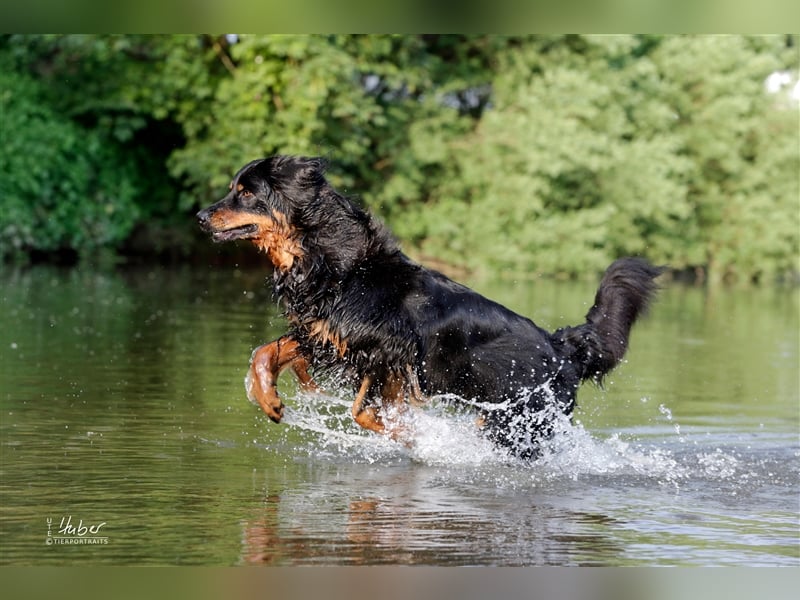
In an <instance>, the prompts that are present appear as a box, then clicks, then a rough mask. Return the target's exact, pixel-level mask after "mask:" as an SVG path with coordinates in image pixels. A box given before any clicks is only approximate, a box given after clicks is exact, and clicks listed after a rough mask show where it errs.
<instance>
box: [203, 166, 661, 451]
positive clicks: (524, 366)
mask: <svg viewBox="0 0 800 600" xmlns="http://www.w3.org/2000/svg"><path fill="white" fill-rule="evenodd" d="M326 166H327V163H326V161H325V160H324V159H321V158H316V157H299V156H273V157H270V158H264V159H260V160H255V161H252V162H250V163H248V164H247V165H245V166H244V167H242V168H241V169H240V170H239V172H238V173H236V175H235V177H234V178H233V181H232V182H231V184H230V191H229V192H228V194H227V195H226V196H225V197H224V198H222V199H221V200H219V201H218V202H216V203H215V204H213V205H212V206H210V207H208V208H206V209H204V210H201V211H200V212H199V213H197V219H198V221H199V224H200V226H201V227H202V229H204V230H205V231H207V232H208V233H210V234H211V237H212V239H213V240H214V241H215V242H227V241H231V240H240V239H244V240H250V241H251V242H252V243H253V244H255V245H256V246H257V247H258V248H259V249H260V250H262V251H263V252H264V253H266V256H267V257H268V259H269V262H270V263H271V266H272V268H273V286H274V293H275V296H276V298H277V300H278V302H279V303H280V304H281V306H282V308H283V310H284V313H285V316H286V318H287V320H288V324H289V332H288V333H287V334H286V335H283V336H281V337H279V338H278V339H277V340H275V341H273V342H270V343H268V344H265V345H263V346H259V347H258V348H256V349H255V350H254V351H253V354H252V357H251V360H250V367H249V370H248V374H247V377H246V387H247V394H248V397H249V398H250V400H251V401H253V402H254V403H256V404H258V405H259V406H260V407H261V408H262V409H263V411H264V412H265V413H266V414H267V416H269V418H270V419H272V420H273V421H274V422H276V423H278V422H280V420H281V418H282V416H283V409H284V404H283V402H282V400H281V397H280V396H279V395H278V391H277V380H278V376H279V375H280V373H281V372H282V371H284V370H285V369H290V370H291V371H293V372H294V374H295V376H296V377H297V379H298V381H299V383H300V385H301V387H302V388H303V389H307V390H316V389H318V387H317V384H316V382H315V380H314V379H313V378H312V377H311V375H310V374H309V370H312V371H313V372H314V373H315V374H316V373H317V372H321V373H324V372H336V373H338V374H339V375H340V376H342V377H343V378H344V381H346V382H347V384H348V385H349V386H351V387H352V389H353V390H354V391H355V399H354V401H353V405H352V415H353V418H354V419H355V421H356V423H358V424H359V425H360V426H361V427H363V428H365V429H368V430H371V431H374V432H378V433H382V434H388V435H390V436H392V437H394V438H396V439H398V438H401V437H402V436H403V426H402V425H401V424H399V423H400V421H402V420H401V419H399V418H396V417H397V415H401V414H403V413H404V412H405V411H406V410H408V407H409V406H413V405H420V404H423V403H424V402H426V399H429V398H431V397H433V396H443V395H446V396H447V397H451V398H452V397H456V398H459V399H462V400H463V401H464V402H465V403H467V404H471V405H472V406H473V407H475V410H476V411H477V412H478V417H477V421H478V422H479V424H480V426H481V428H482V430H483V431H485V432H486V435H487V436H488V437H489V438H490V439H491V440H492V441H493V442H494V443H495V444H497V445H499V446H500V447H503V448H506V449H507V451H509V452H510V454H512V455H514V456H517V457H520V458H523V459H525V458H535V457H536V456H537V455H538V452H539V448H540V446H541V442H542V440H545V439H547V438H548V437H549V436H552V429H553V423H554V419H555V416H556V415H557V414H559V413H560V414H563V415H566V416H567V417H569V416H570V415H571V414H572V412H573V409H574V407H575V402H576V394H577V390H578V387H579V386H580V384H581V383H582V382H584V381H593V382H596V383H598V384H600V383H602V380H603V377H604V376H605V375H607V374H608V373H609V372H610V371H611V370H612V369H613V368H614V367H615V366H616V365H618V364H619V362H620V361H621V360H622V358H623V356H624V355H625V351H626V349H627V346H628V338H629V333H630V330H631V327H632V326H633V324H634V322H635V321H636V320H637V319H638V318H639V317H640V316H641V315H642V314H643V313H644V312H645V311H646V309H647V307H648V305H649V304H650V302H651V301H652V300H653V298H654V296H655V294H656V291H657V287H658V286H657V284H656V283H655V281H654V280H655V279H656V278H657V277H658V276H659V275H660V274H661V272H662V271H663V268H661V267H655V266H653V265H651V264H650V263H648V262H647V261H645V260H644V259H641V258H622V259H619V260H617V261H615V262H614V263H613V264H612V265H611V266H610V267H609V268H608V270H607V271H606V272H605V274H604V276H603V278H602V280H601V282H600V285H599V288H598V290H597V294H596V297H595V300H594V305H593V306H592V307H591V308H590V309H589V312H588V314H587V315H586V318H585V322H584V323H582V324H580V325H577V326H574V327H564V328H561V329H558V330H557V331H555V332H552V333H549V332H548V331H546V330H544V329H542V328H541V327H539V326H537V325H536V324H535V323H534V322H533V321H531V320H530V319H528V318H526V317H524V316H521V315H518V314H516V313H515V312H513V311H511V310H509V309H508V308H506V307H504V306H502V305H501V304H498V303H496V302H493V301H492V300H489V299H487V298H485V297H484V296H482V295H480V294H478V293H477V292H475V291H473V290H471V289H469V288H468V287H466V286H464V285H461V284H459V283H456V282H455V281H453V280H452V279H450V278H448V277H446V276H445V275H443V274H441V273H439V272H437V271H434V270H431V269H428V268H426V267H424V266H422V265H420V264H418V263H416V262H414V261H412V260H411V259H410V258H409V257H408V256H406V255H405V254H404V253H403V252H402V250H401V249H400V246H399V244H398V242H397V241H396V240H395V238H394V237H393V236H392V234H391V233H390V231H389V230H388V229H387V228H386V227H385V226H384V225H383V224H382V223H381V222H379V221H378V220H377V219H375V218H374V217H373V216H371V215H370V214H369V213H368V212H367V211H365V210H363V209H362V208H360V207H359V206H358V205H356V204H355V203H354V202H353V201H351V200H350V199H348V198H346V197H345V196H343V195H342V194H340V193H339V192H337V191H336V190H335V189H334V188H333V187H332V186H331V185H330V184H329V183H328V181H327V180H326V178H325V175H324V174H325V169H326Z"/></svg>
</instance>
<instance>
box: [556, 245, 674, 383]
mask: <svg viewBox="0 0 800 600" xmlns="http://www.w3.org/2000/svg"><path fill="white" fill-rule="evenodd" d="M663 271H664V268H663V267H654V266H653V265H651V264H650V263H648V262H647V261H645V260H643V259H640V258H621V259H619V260H617V261H615V262H614V263H612V264H611V266H610V267H608V269H607V270H606V272H605V275H603V279H602V280H601V281H600V287H599V288H598V289H597V294H596V295H595V298H594V305H593V306H592V308H590V309H589V312H588V313H587V314H586V323H584V324H583V325H578V326H577V327H565V328H563V329H559V330H558V331H556V332H555V334H554V337H555V339H556V340H557V341H560V342H561V343H562V344H563V347H564V352H565V353H566V355H567V356H568V357H569V359H570V360H572V361H573V363H575V364H577V365H579V366H580V367H581V371H580V372H581V379H583V380H589V379H591V380H594V381H595V382H597V383H601V382H602V380H603V377H604V376H605V375H606V374H608V373H609V372H610V371H611V370H612V369H613V368H614V367H616V366H617V365H618V364H619V362H620V361H621V360H622V357H623V356H624V355H625V351H626V350H627V348H628V337H629V335H630V331H631V327H633V324H634V323H635V322H636V319H638V318H639V317H640V316H641V315H642V314H644V313H645V311H646V310H647V307H648V305H649V304H650V302H651V301H652V299H653V297H654V296H655V293H656V291H657V290H658V286H657V285H656V283H655V281H654V279H655V278H656V277H658V276H659V275H660V274H661V273H662V272H663Z"/></svg>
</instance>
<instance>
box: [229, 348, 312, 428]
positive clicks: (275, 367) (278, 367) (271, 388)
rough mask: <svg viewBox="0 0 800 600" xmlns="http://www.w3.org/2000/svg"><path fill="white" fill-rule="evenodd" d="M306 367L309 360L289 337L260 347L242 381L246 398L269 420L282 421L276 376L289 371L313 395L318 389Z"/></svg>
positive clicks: (251, 359) (254, 353)
mask: <svg viewBox="0 0 800 600" xmlns="http://www.w3.org/2000/svg"><path fill="white" fill-rule="evenodd" d="M308 367H309V363H308V359H307V358H306V357H305V356H304V355H303V354H302V352H301V351H300V345H299V344H298V343H297V341H296V340H295V339H294V338H292V337H291V336H284V337H280V338H278V339H277V340H275V341H274V342H270V343H269V344H264V345H263V346H259V347H258V348H256V349H255V350H254V351H253V355H252V357H251V358H250V369H249V370H248V372H247V377H246V378H245V387H246V389H247V397H248V398H249V399H250V401H251V402H253V403H256V404H258V405H259V406H260V407H261V409H262V410H263V411H264V412H265V413H266V414H267V416H268V417H269V418H270V419H272V420H273V421H275V422H276V423H279V422H280V420H281V418H282V417H283V402H282V401H281V399H280V396H278V387H277V386H278V376H279V375H280V374H281V372H282V371H284V370H285V369H287V368H291V369H292V371H293V372H294V374H295V376H296V377H297V380H298V381H299V382H300V385H301V386H302V388H303V389H305V390H311V391H313V390H316V389H317V385H316V384H315V383H314V380H313V379H312V378H311V376H310V375H309V374H308Z"/></svg>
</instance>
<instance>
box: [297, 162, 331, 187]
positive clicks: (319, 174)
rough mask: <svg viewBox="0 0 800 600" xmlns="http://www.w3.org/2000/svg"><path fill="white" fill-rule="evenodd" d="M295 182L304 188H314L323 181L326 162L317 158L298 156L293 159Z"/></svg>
mask: <svg viewBox="0 0 800 600" xmlns="http://www.w3.org/2000/svg"><path fill="white" fill-rule="evenodd" d="M295 161H296V162H295V165H296V170H295V175H294V177H295V181H296V182H297V183H298V184H299V185H300V186H302V187H305V188H316V187H319V186H320V185H322V183H323V182H324V181H325V169H326V167H327V166H328V161H326V160H325V159H324V158H322V157H319V156H314V157H308V156H300V157H297V158H296V159H295Z"/></svg>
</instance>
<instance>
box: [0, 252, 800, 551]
mask: <svg viewBox="0 0 800 600" xmlns="http://www.w3.org/2000/svg"><path fill="white" fill-rule="evenodd" d="M472 283H473V285H474V287H476V288H477V289H479V290H480V291H481V292H483V293H485V294H487V295H489V296H491V297H492V298H493V299H496V300H499V301H501V302H503V303H505V304H506V305H508V306H510V307H511V308H513V309H515V310H517V311H519V312H522V313H524V314H526V315H527V316H530V317H531V318H533V319H534V320H535V321H537V322H538V323H539V324H541V325H543V326H546V327H547V328H548V329H554V328H556V327H559V326H562V325H564V324H574V323H577V322H580V321H581V317H582V316H583V315H584V314H585V312H586V311H587V309H588V307H589V305H590V303H591V300H592V298H593V295H594V289H595V284H594V283H592V282H586V283H556V282H552V281H535V282H524V283H514V282H490V281H480V282H472ZM799 316H800V305H799V294H798V290H797V289H756V290H721V291H719V292H716V293H709V292H708V291H705V290H702V289H697V288H687V287H683V286H679V285H672V284H670V285H668V286H667V287H666V289H664V290H663V292H662V294H661V296H660V298H659V301H658V302H657V303H656V304H655V306H654V307H653V310H652V311H651V314H650V316H649V317H648V318H647V319H646V320H645V321H643V322H641V323H640V324H638V325H637V326H636V328H635V330H634V334H633V338H632V341H631V347H630V352H629V354H628V357H627V361H626V363H625V364H623V365H622V366H621V367H620V368H619V369H618V370H617V371H616V372H615V373H614V374H613V375H612V376H611V377H610V378H609V381H608V383H607V385H606V388H605V389H604V390H599V389H597V388H594V387H592V386H590V385H586V386H584V387H583V388H582V390H581V393H580V394H579V404H580V408H579V410H578V412H577V413H576V421H575V423H574V425H572V426H570V427H566V428H565V430H564V431H563V432H562V434H561V435H560V436H559V438H558V440H557V443H556V444H555V446H556V447H555V448H554V450H553V452H552V453H550V454H547V455H546V456H544V457H543V458H542V459H541V460H539V461H538V462H536V463H535V464H533V465H524V464H520V463H517V462H515V461H513V460H510V459H508V458H506V457H504V456H503V455H502V454H501V453H500V452H498V451H496V450H494V449H493V448H492V447H490V446H489V445H487V443H486V442H485V441H484V440H483V439H481V438H480V436H479V435H478V434H477V433H476V431H475V429H474V428H473V426H472V424H471V423H472V420H471V418H470V417H468V416H466V415H460V414H452V413H451V412H449V411H448V410H446V409H445V408H443V407H441V406H439V405H438V404H436V403H434V405H433V406H430V407H428V408H426V409H425V410H424V411H422V412H420V413H419V414H417V415H415V420H416V422H417V424H418V431H419V433H418V438H417V440H416V441H415V443H414V445H413V446H412V447H411V448H406V447H404V446H400V445H397V444H395V443H393V442H390V441H387V440H385V439H383V438H380V437H378V436H376V435H375V434H371V433H368V432H364V431H361V430H359V428H358V427H357V426H355V425H354V424H353V423H352V422H351V419H350V417H349V404H350V402H351V401H352V394H348V393H347V392H343V391H339V392H337V391H335V390H334V391H332V392H331V393H329V394H326V395H322V394H318V395H303V394H299V393H298V392H297V391H296V390H295V389H294V387H293V382H292V381H291V378H290V377H288V376H287V377H286V378H285V379H284V380H283V381H282V383H281V385H282V391H283V393H284V395H285V400H286V403H287V405H288V408H287V410H286V416H285V419H284V422H283V423H282V424H280V425H275V424H274V423H272V422H271V421H269V419H267V418H266V416H265V415H263V414H262V413H261V411H260V410H259V409H257V408H255V407H254V406H252V405H251V404H250V403H249V402H248V401H247V399H246V397H245V395H244V388H243V377H244V373H245V370H246V367H247V362H248V359H249V356H250V352H251V350H252V349H253V348H254V347H255V346H257V345H259V344H261V343H263V342H265V341H268V340H270V339H273V338H274V337H276V336H278V335H279V334H281V333H282V332H283V330H284V323H283V320H282V319H281V317H280V316H279V315H278V314H277V312H276V310H275V308H274V306H273V303H272V301H271V296H270V290H269V287H268V285H267V284H266V272H265V271H254V270H239V269H236V268H234V267H213V268H193V269H189V268H185V269H160V268H156V269H126V270H121V271H119V272H103V273H101V272H96V271H89V270H81V269H72V270H61V269H56V268H48V267H37V268H32V269H28V270H21V271H17V270H11V269H6V270H5V271H3V272H0V441H1V442H2V446H1V449H2V455H1V457H0V458H1V460H0V486H1V487H0V493H2V496H1V497H0V516H2V527H1V528H0V563H2V564H6V565H8V564H16V565H43V564H52V565H64V564H66V565H79V564H92V565H95V564H119V565H135V564H162V565H167V564H168V565H174V564H199V565H242V564H269V565H400V564H401V565H508V566H512V565H610V566H616V565H794V566H798V565H800V475H799V474H798V473H800V389H799V388H800V356H799V355H798V344H799V341H798V331H800V322H798V321H799Z"/></svg>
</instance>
